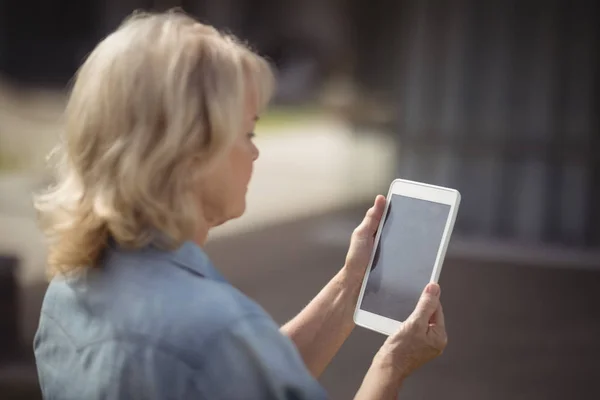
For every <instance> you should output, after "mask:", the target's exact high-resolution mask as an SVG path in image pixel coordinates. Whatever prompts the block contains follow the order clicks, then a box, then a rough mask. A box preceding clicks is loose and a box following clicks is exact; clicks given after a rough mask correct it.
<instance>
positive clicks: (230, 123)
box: [35, 12, 446, 400]
mask: <svg viewBox="0 0 600 400" xmlns="http://www.w3.org/2000/svg"><path fill="white" fill-rule="evenodd" d="M272 90H273V74H272V72H271V70H270V68H269V66H268V64H267V63H266V62H265V61H264V60H263V59H262V58H260V57H259V56H257V55H255V54H254V53H252V52H251V51H250V50H249V49H247V48H246V47H245V46H244V45H242V44H241V43H239V42H237V41H236V40H235V39H234V38H232V37H230V36H226V35H223V34H221V33H219V32H217V31H216V30H215V29H213V28H211V27H209V26H206V25H202V24H199V23H197V22H196V21H195V20H193V19H192V18H190V17H188V16H185V15H183V14H181V13H172V12H171V13H166V14H143V15H142V14H138V15H135V16H133V17H132V18H130V19H128V20H127V21H126V22H125V23H124V24H123V25H122V26H121V27H120V28H119V29H118V30H117V31H116V32H115V33H113V34H111V35H110V36H108V37H107V38H106V39H105V40H103V41H102V42H101V43H100V44H99V45H98V46H97V47H96V49H95V50H94V51H93V52H92V53H91V54H90V56H89V57H88V59H87V60H86V61H85V63H84V64H83V66H82V67H81V69H80V70H79V71H78V73H77V76H76V79H75V83H74V87H73V90H72V93H71V96H70V99H69V102H68V106H67V110H66V135H65V137H64V141H63V143H62V145H61V146H60V149H59V150H60V151H59V156H60V157H59V163H58V183H57V185H56V186H55V187H53V188H50V190H49V191H48V192H46V193H45V194H43V195H40V196H39V197H38V198H37V199H36V207H37V209H38V211H39V214H40V221H41V225H42V227H43V229H44V231H45V233H46V235H47V236H48V238H49V242H50V246H49V256H48V263H49V267H50V270H51V273H52V275H53V279H52V281H51V283H50V286H49V288H48V291H47V294H46V296H45V299H44V304H43V307H42V313H41V317H40V325H39V329H38V332H37V334H36V338H35V356H36V362H37V366H38V372H39V378H40V383H41V387H42V392H43V394H44V397H45V398H48V399H77V400H82V399H100V398H102V399H165V398H169V399H171V398H172V399H188V398H190V399H193V398H206V399H287V398H294V399H319V398H325V393H324V392H323V390H322V388H321V387H320V386H319V384H318V383H317V381H316V380H315V378H316V377H318V376H319V375H320V374H321V373H322V372H323V370H324V369H325V367H326V366H327V364H328V363H329V362H330V360H331V359H332V358H333V356H334V355H335V353H336V352H337V351H338V349H339V348H340V346H341V345H342V343H343V342H344V340H345V339H346V338H347V337H348V335H349V334H350V332H351V331H352V329H353V327H354V324H353V321H352V314H353V310H354V307H355V305H356V301H357V296H358V292H359V289H360V284H361V279H362V276H363V274H364V272H365V269H366V266H367V263H368V260H369V255H370V253H371V250H372V248H373V236H374V233H375V231H376V229H377V225H378V222H379V219H380V218H381V215H382V213H383V209H384V205H385V199H384V198H383V197H382V196H378V197H377V198H376V200H375V203H374V206H373V207H372V208H371V209H370V210H369V211H368V212H367V214H366V216H365V219H364V220H363V222H362V223H361V224H360V226H359V227H358V228H357V229H356V230H355V232H354V233H353V235H352V239H351V244H350V248H349V250H348V255H347V257H346V262H345V264H344V267H343V268H342V269H341V270H340V272H339V273H338V274H337V275H336V276H335V277H334V278H333V279H332V280H331V282H329V283H328V284H327V285H326V286H325V288H324V289H323V290H322V291H321V292H320V293H319V295H318V296H317V297H316V298H315V299H314V300H313V301H312V302H311V303H310V304H309V305H308V306H307V307H306V308H305V309H304V310H303V311H302V312H301V313H300V314H299V315H298V316H297V317H296V318H294V319H293V320H292V321H290V322H289V323H288V324H286V325H285V326H284V327H282V328H281V329H280V328H279V327H278V326H277V325H276V324H275V323H274V321H273V320H272V319H271V318H270V317H269V316H268V315H267V314H266V313H265V312H264V311H263V310H262V309H261V308H260V307H259V306H258V305H257V304H256V303H254V302H253V301H252V300H250V299H248V298H247V297H246V296H244V295H243V294H242V293H241V292H239V291H238V290H236V289H235V288H233V287H232V286H231V285H229V284H228V283H227V282H226V281H225V279H224V278H223V277H222V276H221V275H220V274H219V272H218V271H217V270H216V269H215V268H214V267H213V265H212V264H211V262H210V260H209V259H208V257H207V256H206V254H205V253H204V251H203V250H202V247H203V246H204V243H205V241H206V238H207V236H208V232H209V229H210V228H212V227H214V226H217V225H219V224H222V223H224V222H225V221H227V220H230V219H232V218H235V217H239V216H240V215H242V213H243V212H244V209H245V195H246V189H247V185H248V182H249V180H250V177H251V174H252V164H253V162H254V161H255V160H256V159H257V157H258V150H257V148H256V147H255V145H254V144H253V142H252V137H253V136H254V134H253V133H252V132H253V130H254V125H255V123H256V120H257V119H258V114H259V113H260V111H261V110H262V109H263V107H264V106H265V105H266V103H267V101H268V99H269V97H270V95H271V93H272ZM445 343H446V336H445V330H444V323H443V313H442V309H441V306H440V303H439V287H438V286H437V285H430V286H428V287H427V289H426V290H425V291H424V294H423V296H422V298H421V300H420V302H419V304H418V305H417V308H416V310H415V312H414V314H413V315H412V316H411V318H410V320H409V321H408V322H407V323H406V324H404V327H403V328H402V330H400V331H399V332H398V333H397V334H396V335H394V336H392V337H390V338H389V339H388V340H387V341H386V342H385V344H384V345H383V346H382V348H381V350H380V351H379V352H378V353H377V355H376V356H375V358H374V361H373V363H372V366H371V368H370V369H369V371H368V373H367V375H366V377H365V380H364V382H363V385H362V387H361V389H360V391H359V393H358V394H357V397H360V398H365V399H370V398H373V399H374V398H378V399H381V398H390V399H395V398H396V395H397V392H398V390H399V388H400V386H401V384H402V381H403V379H404V378H405V377H406V376H407V375H408V374H409V373H410V372H412V371H413V370H414V369H416V368H417V367H419V366H420V365H421V364H423V363H424V362H426V361H428V360H430V359H432V358H434V357H435V356H437V355H438V354H440V353H441V351H442V350H443V348H444V346H445Z"/></svg>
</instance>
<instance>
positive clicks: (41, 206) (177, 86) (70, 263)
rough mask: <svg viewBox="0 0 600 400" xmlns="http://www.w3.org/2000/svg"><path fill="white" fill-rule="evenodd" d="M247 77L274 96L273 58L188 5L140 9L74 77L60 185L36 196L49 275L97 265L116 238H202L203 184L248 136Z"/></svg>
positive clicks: (138, 242) (59, 155)
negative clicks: (198, 185) (239, 138)
mask: <svg viewBox="0 0 600 400" xmlns="http://www.w3.org/2000/svg"><path fill="white" fill-rule="evenodd" d="M249 82H250V84H252V85H253V86H254V87H253V88H252V89H251V90H253V93H256V95H257V96H258V102H259V104H260V105H261V106H265V105H266V103H267V102H268V100H269V98H270V96H271V94H272V91H273V86H274V76H273V72H272V70H271V68H270V66H269V64H268V63H267V62H266V61H265V60H264V59H263V58H261V57H259V56H258V55H256V54H255V53H253V52H252V51H251V50H250V49H249V48H248V47H247V46H245V45H244V44H242V43H240V42H239V41H237V40H236V39H235V38H234V37H233V36H230V35H226V34H223V33H220V32H218V31H217V30H216V29H214V28H212V27H210V26H207V25H203V24H200V23H198V22H197V21H196V20H194V19H193V18H191V17H189V16H187V15H185V14H183V13H182V12H179V11H170V12H167V13H162V14H149V13H135V14H134V15H133V16H131V17H129V18H128V19H127V20H125V22H124V23H123V24H122V25H121V26H120V27H119V28H118V29H117V30H116V31H115V32H114V33H112V34H111V35H109V36H108V37H106V38H105V39H104V40H103V41H102V42H100V43H99V44H98V46H97V47H96V48H95V49H94V50H93V52H92V53H91V54H90V55H89V56H88V58H87V59H86V61H85V62H84V63H83V65H82V66H81V68H80V69H79V71H78V72H77V74H76V76H75V80H74V85H73V88H72V91H71V94H70V97H69V101H68V104H67V107H66V112H65V132H64V133H65V134H64V137H63V138H62V141H61V144H60V145H59V146H58V147H57V149H56V150H55V152H54V156H55V157H56V161H57V163H56V165H55V167H56V173H57V181H56V184H55V185H54V186H52V187H50V188H49V189H48V190H47V191H46V192H44V193H41V194H40V195H38V196H37V197H36V198H35V207H36V209H37V211H38V215H39V221H40V225H41V228H42V230H43V231H44V233H45V235H46V236H47V238H48V240H49V252H48V267H49V273H50V276H52V275H54V274H56V273H60V274H66V273H70V272H74V271H78V270H81V269H85V268H87V267H93V266H95V265H97V264H98V261H99V258H100V257H101V255H102V252H103V250H104V249H105V248H106V246H107V243H108V240H109V239H112V240H115V241H116V242H117V243H119V244H120V245H122V246H125V247H130V248H138V247H142V246H144V245H147V244H149V243H151V242H152V241H153V239H154V238H155V236H156V233H157V232H160V233H161V236H162V237H166V238H168V239H169V240H168V244H169V245H170V246H172V247H173V248H175V247H177V246H179V245H180V244H181V243H183V242H184V241H186V240H189V239H191V238H193V236H194V234H195V233H196V230H197V229H196V227H197V221H198V217H199V216H198V214H197V213H198V211H197V208H198V204H197V192H196V189H195V182H197V179H198V177H199V176H200V174H202V173H203V172H205V171H207V169H208V168H210V166H211V165H212V164H213V163H214V160H216V159H218V158H219V157H221V156H222V155H223V154H224V153H225V152H226V150H227V149H228V147H229V146H230V145H231V144H232V142H233V140H234V138H235V137H236V135H238V134H239V131H240V129H241V126H242V118H243V117H244V110H245V99H246V98H247V97H246V92H245V91H246V90H249V88H248V86H249Z"/></svg>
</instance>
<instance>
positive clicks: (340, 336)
mask: <svg viewBox="0 0 600 400" xmlns="http://www.w3.org/2000/svg"><path fill="white" fill-rule="evenodd" d="M345 268H346V267H344V268H342V270H341V271H340V272H338V274H337V275H336V276H334V277H333V279H331V281H329V283H328V284H327V285H326V286H325V287H324V288H323V289H322V290H321V292H320V293H319V294H318V295H317V296H316V297H315V298H314V299H313V300H312V301H311V302H310V303H309V304H308V305H307V306H306V307H305V308H304V309H303V310H302V311H301V312H300V314H298V315H297V316H296V317H295V318H294V319H292V320H291V321H290V322H288V323H287V324H285V325H284V326H283V327H282V328H281V331H282V332H283V333H284V334H286V335H287V336H289V337H290V339H292V341H293V342H294V343H295V344H296V347H297V348H298V350H299V351H300V354H301V355H302V358H303V359H304V363H305V364H306V366H307V367H308V369H309V370H310V372H311V373H312V375H313V376H315V377H319V376H320V375H321V374H322V373H323V371H324V370H325V368H327V365H329V363H330V362H331V360H332V359H333V357H334V356H335V355H336V353H337V352H338V350H339V349H340V347H341V346H342V344H343V343H344V341H345V340H346V339H347V338H348V336H349V335H350V333H351V332H352V329H353V328H354V321H353V317H352V316H353V314H354V307H355V306H356V300H357V298H358V293H359V291H360V282H358V283H357V282H353V281H352V280H351V279H350V278H349V276H348V273H347V270H346V269H345Z"/></svg>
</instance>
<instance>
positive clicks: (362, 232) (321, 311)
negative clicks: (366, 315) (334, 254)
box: [281, 196, 385, 377]
mask: <svg viewBox="0 0 600 400" xmlns="http://www.w3.org/2000/svg"><path fill="white" fill-rule="evenodd" d="M384 209H385V197H383V196H377V198H376V199H375V204H374V205H373V207H371V208H370V209H369V210H368V211H367V214H366V215H365V218H364V219H363V221H362V222H361V224H360V225H359V226H358V227H357V228H356V229H355V230H354V232H353V233H352V238H351V240H350V248H349V249H348V255H347V256H346V263H345V264H344V267H343V268H342V269H341V271H340V272H338V274H337V275H336V276H334V277H333V279H331V281H329V283H328V284H327V285H326V286H325V287H324V288H323V290H321V292H320V293H319V294H318V295H317V297H315V298H314V299H313V300H312V301H311V302H310V303H309V304H308V305H307V306H306V307H305V308H304V310H302V311H301V312H300V314H298V315H297V316H296V317H295V318H294V319H292V320H291V321H290V322H288V323H287V324H286V325H284V326H283V327H282V328H281V331H282V332H283V333H284V334H286V335H288V336H289V337H290V338H291V339H292V341H293V342H294V343H295V344H296V347H297V348H298V350H299V351H300V354H301V355H302V358H303V359H304V362H305V364H306V366H307V367H308V369H309V370H310V372H311V373H312V374H313V376H315V377H319V376H320V375H321V373H323V371H324V370H325V368H326V367H327V365H329V363H330V362H331V359H332V358H333V357H334V356H335V354H336V353H337V352H338V350H339V349H340V347H341V346H342V344H343V343H344V341H345V340H346V339H347V338H348V336H349V335H350V333H351V332H352V329H353V328H354V321H353V315H354V308H355V307H356V301H357V300H358V294H359V292H360V287H361V285H362V280H363V277H364V274H365V270H366V268H367V264H368V263H369V260H370V258H371V252H372V251H373V242H374V240H375V234H376V233H377V228H378V226H379V221H380V220H381V216H382V215H383V211H384Z"/></svg>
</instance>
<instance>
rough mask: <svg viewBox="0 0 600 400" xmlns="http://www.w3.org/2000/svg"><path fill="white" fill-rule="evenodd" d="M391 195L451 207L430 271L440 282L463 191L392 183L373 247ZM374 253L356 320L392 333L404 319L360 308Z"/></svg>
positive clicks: (432, 279) (355, 312) (379, 330)
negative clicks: (388, 316)
mask: <svg viewBox="0 0 600 400" xmlns="http://www.w3.org/2000/svg"><path fill="white" fill-rule="evenodd" d="M392 195H400V196H406V197H412V198H415V199H421V200H427V201H431V202H435V203H440V204H447V205H449V206H450V211H449V212H448V219H447V220H446V226H445V227H444V234H443V235H442V239H441V241H440V245H439V247H438V253H437V257H436V260H435V264H434V266H433V270H432V273H431V279H430V282H437V281H438V279H439V277H440V273H441V271H442V265H443V262H444V258H445V256H446V250H447V249H448V243H449V242H450V237H451V236H452V230H453V228H454V222H455V221H456V215H457V212H458V206H459V204H460V199H461V196H460V193H459V192H458V191H457V190H455V189H450V188H445V187H441V186H435V185H429V184H426V183H421V182H414V181H409V180H405V179H396V180H394V181H393V182H392V184H391V185H390V189H389V191H388V195H387V199H386V206H385V211H384V213H383V217H382V218H381V222H380V224H379V227H378V229H377V234H376V236H375V246H374V247H373V249H374V250H375V249H376V248H377V246H378V244H379V240H380V238H381V232H382V229H383V223H384V221H385V217H386V216H387V213H388V209H389V205H390V200H391V197H392ZM374 256H375V251H373V254H371V259H370V261H369V265H368V267H367V272H366V273H365V276H364V278H363V282H362V286H361V289H360V294H359V297H358V301H357V303H356V310H355V311H354V322H355V323H356V324H357V325H359V326H362V327H363V328H367V329H371V330H373V331H376V332H379V333H382V334H384V335H391V334H392V333H394V332H396V331H397V330H398V329H399V328H400V326H401V325H402V322H403V321H397V320H394V319H391V318H387V317H384V316H382V315H378V314H374V313H372V312H369V311H365V310H362V309H361V308H360V306H361V303H362V299H363V295H364V292H365V287H366V286H367V281H368V279H369V274H370V272H371V266H372V264H373V259H374Z"/></svg>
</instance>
